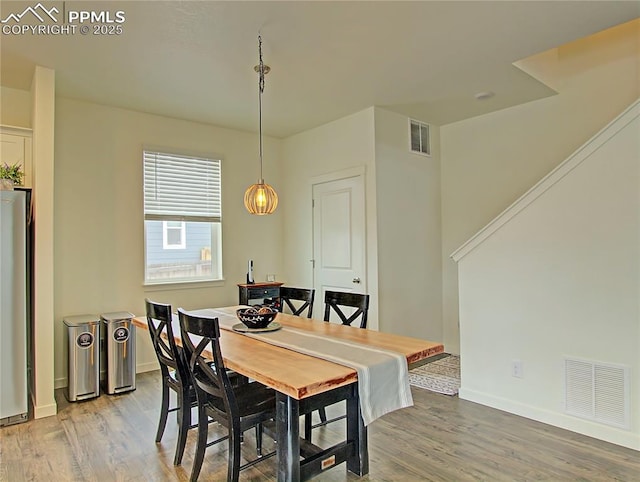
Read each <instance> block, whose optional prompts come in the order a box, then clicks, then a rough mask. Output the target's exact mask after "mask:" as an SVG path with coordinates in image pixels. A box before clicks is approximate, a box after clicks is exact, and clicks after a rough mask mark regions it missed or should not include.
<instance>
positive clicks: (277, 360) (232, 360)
mask: <svg viewBox="0 0 640 482" xmlns="http://www.w3.org/2000/svg"><path fill="white" fill-rule="evenodd" d="M237 308H239V306H231V307H224V308H214V309H215V310H217V311H223V312H225V313H228V314H232V315H233V316H235V310H236V309H237ZM276 320H277V321H278V322H279V323H280V324H281V325H283V326H290V327H293V328H298V329H301V330H307V331H310V332H313V333H315V334H322V335H326V336H330V337H335V338H340V339H344V340H350V341H354V342H358V343H362V344H365V345H370V346H374V347H378V348H383V349H387V350H391V351H395V352H397V353H401V354H403V355H405V356H406V357H407V362H408V363H409V365H412V364H416V363H417V362H420V361H421V360H424V359H426V358H428V357H431V356H434V355H437V354H439V353H442V352H443V351H444V346H443V345H442V344H441V343H435V342H432V341H426V340H420V339H418V338H409V337H405V336H399V335H392V334H389V333H382V332H379V331H373V330H363V329H361V328H357V327H350V326H342V325H338V324H336V323H327V322H324V321H318V320H309V319H307V318H300V317H298V316H292V315H289V314H286V313H279V314H278V316H277V318H276ZM133 324H134V325H135V326H137V327H139V328H142V329H144V330H147V329H148V326H147V319H146V317H144V316H140V317H136V318H134V319H133ZM220 332H221V336H220V339H221V341H220V343H221V348H222V354H223V357H224V360H225V363H226V365H227V367H228V368H231V369H232V370H235V371H237V372H239V373H241V374H243V375H246V376H248V377H249V378H252V379H254V380H256V381H258V382H260V383H262V384H264V385H267V386H269V387H271V388H273V389H275V390H278V391H279V392H282V393H285V394H287V395H289V396H291V397H293V398H296V399H298V400H301V399H303V398H306V397H309V396H311V395H316V394H318V393H322V392H326V391H329V390H331V389H333V388H337V387H340V386H343V385H348V384H350V383H353V382H355V381H356V380H357V379H358V376H357V373H356V371H355V370H354V369H353V368H349V367H346V366H343V365H338V364H336V363H332V362H329V361H326V360H322V359H319V358H314V357H312V356H309V355H304V354H302V353H297V352H294V351H291V350H287V349H285V348H280V347H277V346H274V345H270V344H268V343H265V342H262V341H259V340H256V339H254V338H251V337H248V336H244V335H242V334H240V333H236V332H233V331H228V330H223V329H221V330H220ZM179 333H180V329H179V325H178V324H177V322H176V323H175V324H174V334H176V338H178V336H179Z"/></svg>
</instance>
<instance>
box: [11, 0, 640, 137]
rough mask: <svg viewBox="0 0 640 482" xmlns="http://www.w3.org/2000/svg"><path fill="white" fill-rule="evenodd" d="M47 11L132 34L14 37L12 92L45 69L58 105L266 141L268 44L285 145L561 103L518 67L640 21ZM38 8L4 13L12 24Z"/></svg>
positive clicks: (270, 80) (491, 9) (617, 10)
mask: <svg viewBox="0 0 640 482" xmlns="http://www.w3.org/2000/svg"><path fill="white" fill-rule="evenodd" d="M43 3H44V5H45V6H46V7H48V8H50V7H52V6H56V7H57V8H58V10H59V11H60V12H65V13H67V14H68V12H69V11H81V10H84V11H93V12H100V11H105V12H109V13H110V15H111V17H112V18H113V17H114V16H115V13H116V11H122V12H124V16H125V21H124V23H122V24H120V25H121V26H122V28H123V33H122V34H120V35H91V34H89V35H81V34H79V33H76V34H74V35H31V34H29V33H27V34H24V35H15V34H2V36H1V55H2V57H1V60H2V63H1V71H0V83H1V84H2V85H3V86H6V87H12V88H18V89H25V90H28V89H29V88H30V83H31V79H32V76H33V71H34V66H35V65H42V66H46V67H49V68H52V69H54V70H55V72H56V93H57V95H59V96H64V97H70V98H76V99H82V100H87V101H91V102H97V103H101V104H107V105H113V106H118V107H123V108H127V109H133V110H138V111H143V112H149V113H154V114H159V115H164V116H170V117H176V118H181V119H187V120H192V121H197V122H203V123H209V124H215V125H220V126H226V127H230V128H234V129H241V130H248V131H255V130H257V123H258V94H257V92H258V77H257V74H256V73H255V72H254V70H253V67H254V65H256V64H257V63H258V51H257V33H258V31H260V32H261V34H262V37H263V52H264V55H263V57H264V61H265V63H266V64H268V65H269V66H271V68H272V70H271V73H269V74H268V75H267V76H266V81H265V83H266V87H265V92H264V97H263V111H264V112H263V126H264V131H265V133H266V134H268V135H273V136H276V137H287V136H289V135H292V134H295V133H297V132H301V131H304V130H307V129H309V128H312V127H315V126H318V125H321V124H324V123H326V122H330V121H332V120H335V119H338V118H340V117H343V116H345V115H348V114H351V113H353V112H357V111H359V110H362V109H364V108H367V107H369V106H372V105H376V106H381V107H385V108H387V109H390V110H393V111H396V112H399V113H402V114H405V115H408V116H411V117H414V118H417V119H420V120H423V121H425V122H430V123H433V124H437V125H444V124H447V123H451V122H455V121H458V120H461V119H465V118H468V117H473V116H476V115H480V114H483V113H486V112H491V111H494V110H498V109H502V108H505V107H509V106H513V105H518V104H521V103H524V102H528V101H531V100H535V99H539V98H542V97H545V96H548V95H553V94H554V91H553V90H552V89H551V88H549V87H547V86H546V85H544V84H542V83H541V82H539V81H537V80H536V79H534V78H533V77H531V76H529V75H528V74H526V73H525V72H524V71H522V70H520V69H519V68H517V67H515V66H514V65H513V63H514V62H517V61H519V60H521V59H524V58H526V57H529V56H532V55H534V54H537V53H540V52H543V51H546V50H548V49H551V48H554V47H557V46H559V45H562V44H564V43H566V42H570V41H573V40H576V39H578V38H582V37H585V36H587V35H590V34H593V33H595V32H598V31H601V30H604V29H606V28H609V27H611V26H614V25H617V24H621V23H623V22H627V21H629V20H632V19H635V18H637V17H639V16H640V2H635V1H622V2H618V1H603V2H599V1H545V2H542V1H530V2H529V1H496V2H489V1H471V2H458V1H448V2H437V1H424V2H421V1H413V2H396V1H389V2H382V1H380V2H340V1H338V2H325V1H319V2H305V1H296V2H270V1H259V2H245V1H235V2H234V1H227V2H214V1H165V2H159V1H136V2H119V1H110V2H75V1H67V2H56V1H53V2H43ZM36 4H37V0H36V1H34V2H11V1H6V0H3V1H2V2H1V3H0V16H1V19H2V20H7V17H8V16H9V15H10V14H12V13H13V14H20V13H22V12H23V11H24V9H25V8H26V7H29V6H32V7H35V5H36ZM62 18H64V15H62V14H61V15H60V16H59V18H57V19H56V20H57V21H58V22H60V25H61V24H62ZM45 23H46V22H45ZM49 23H52V22H51V21H49ZM12 24H29V25H36V24H40V22H39V21H38V20H37V19H36V18H35V17H31V16H29V15H25V16H24V17H23V18H22V19H21V20H19V21H18V22H16V20H15V19H8V21H7V22H5V23H4V24H3V25H12ZM103 25H106V24H104V23H103ZM111 25H115V24H111ZM79 27H80V25H78V28H79ZM91 28H93V27H91ZM485 91H491V92H494V93H495V95H494V96H493V97H491V98H490V99H487V100H484V101H478V100H476V99H475V97H474V95H475V94H476V93H479V92H485Z"/></svg>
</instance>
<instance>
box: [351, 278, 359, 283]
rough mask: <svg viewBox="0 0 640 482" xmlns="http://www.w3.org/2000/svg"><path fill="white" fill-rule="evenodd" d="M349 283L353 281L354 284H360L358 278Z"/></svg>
mask: <svg viewBox="0 0 640 482" xmlns="http://www.w3.org/2000/svg"><path fill="white" fill-rule="evenodd" d="M351 281H353V282H354V283H356V284H360V278H353V279H352V280H351Z"/></svg>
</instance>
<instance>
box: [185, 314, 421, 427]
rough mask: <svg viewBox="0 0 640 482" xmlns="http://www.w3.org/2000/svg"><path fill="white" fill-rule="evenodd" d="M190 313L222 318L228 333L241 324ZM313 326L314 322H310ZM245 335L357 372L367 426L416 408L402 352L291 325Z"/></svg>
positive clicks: (227, 316) (228, 318)
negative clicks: (402, 411)
mask: <svg viewBox="0 0 640 482" xmlns="http://www.w3.org/2000/svg"><path fill="white" fill-rule="evenodd" d="M190 313H192V314H195V315H201V316H207V317H213V318H218V323H219V325H220V328H221V329H224V330H229V331H231V330H233V325H236V324H238V323H239V320H238V318H237V317H236V316H235V312H232V313H230V312H229V311H226V310H221V309H204V310H195V311H191V312H190ZM309 323H314V322H313V321H311V320H309ZM243 335H245V336H250V337H252V338H255V339H257V340H260V341H263V342H265V343H269V344H272V345H275V346H279V347H282V348H286V349H288V350H292V351H296V352H298V353H303V354H305V355H310V356H313V357H316V358H321V359H323V360H327V361H330V362H333V363H337V364H339V365H344V366H348V367H349V368H353V369H354V370H356V371H357V372H358V392H359V396H360V411H361V413H362V419H363V421H364V424H365V425H369V424H370V423H371V422H373V421H374V420H375V419H377V418H378V417H381V416H383V415H384V414H386V413H389V412H392V411H394V410H398V409H400V408H405V407H410V406H412V405H413V398H412V396H411V387H410V385H409V370H408V367H407V359H406V357H405V356H404V355H402V354H400V353H396V352H392V351H389V350H384V349H381V348H377V347H371V346H368V345H364V344H361V343H357V342H352V341H348V340H341V339H338V338H329V337H326V336H322V335H317V334H315V333H311V332H308V331H305V330H300V329H297V328H292V327H288V326H283V327H282V329H280V330H277V331H271V332H263V333H243Z"/></svg>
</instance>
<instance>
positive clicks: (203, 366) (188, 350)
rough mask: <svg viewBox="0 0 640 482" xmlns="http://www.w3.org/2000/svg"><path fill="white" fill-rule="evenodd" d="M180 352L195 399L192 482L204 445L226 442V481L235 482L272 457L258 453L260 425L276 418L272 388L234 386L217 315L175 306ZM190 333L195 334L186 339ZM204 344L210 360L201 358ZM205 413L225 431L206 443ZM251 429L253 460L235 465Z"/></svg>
mask: <svg viewBox="0 0 640 482" xmlns="http://www.w3.org/2000/svg"><path fill="white" fill-rule="evenodd" d="M178 317H179V319H180V331H181V334H182V345H183V349H184V355H185V358H186V359H187V360H189V371H190V373H191V377H192V380H193V383H194V385H195V388H196V395H197V399H198V443H197V447H196V454H195V456H194V459H193V467H192V469H191V478H190V480H191V481H192V482H194V481H196V480H198V476H199V475H200V470H201V469H202V462H203V460H204V454H205V450H206V448H207V447H210V446H212V445H214V444H217V443H219V442H222V441H224V440H228V444H229V453H228V465H227V481H233V482H236V481H237V480H238V478H239V476H240V471H241V470H243V469H245V468H247V467H251V466H253V465H255V464H256V463H258V462H260V461H262V460H265V459H267V458H269V457H271V456H273V455H275V451H274V452H271V453H269V454H266V455H262V424H263V423H264V422H266V421H268V420H272V419H274V418H275V412H276V405H275V398H276V396H275V392H274V391H273V390H272V389H270V388H267V387H265V386H264V385H262V384H260V383H258V382H252V383H245V384H242V385H237V386H233V385H232V384H231V381H230V380H229V376H228V374H227V370H226V368H225V364H224V359H223V357H222V349H221V347H220V327H219V325H218V319H217V318H208V317H201V316H193V315H190V314H188V313H187V312H185V311H184V310H182V309H178ZM191 335H195V336H196V337H198V338H194V339H192V338H191ZM207 348H209V349H210V353H211V357H212V358H213V361H211V360H210V359H209V360H208V359H207V358H205V356H204V351H205V349H207ZM207 417H210V418H211V419H212V420H214V421H216V422H218V423H220V424H221V425H222V426H224V427H226V428H227V435H226V436H223V437H220V438H218V439H216V440H213V441H212V442H209V443H207V436H208V426H209V425H208V423H206V419H207ZM253 427H255V430H256V447H257V453H258V458H256V459H254V460H252V461H250V462H247V463H246V464H244V465H240V442H241V434H242V433H243V432H245V431H246V430H249V429H250V428H253Z"/></svg>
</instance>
